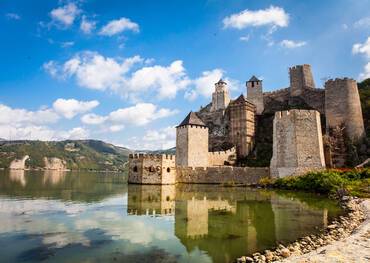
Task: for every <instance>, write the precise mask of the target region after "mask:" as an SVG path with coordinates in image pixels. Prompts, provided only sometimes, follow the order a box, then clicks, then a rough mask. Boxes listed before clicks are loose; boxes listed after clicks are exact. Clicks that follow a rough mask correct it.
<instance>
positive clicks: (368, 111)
mask: <svg viewBox="0 0 370 263" xmlns="http://www.w3.org/2000/svg"><path fill="white" fill-rule="evenodd" d="M358 89H359V92H360V99H361V107H362V115H363V117H364V123H365V129H366V136H367V137H368V138H370V78H369V79H365V80H364V81H362V82H360V83H358Z"/></svg>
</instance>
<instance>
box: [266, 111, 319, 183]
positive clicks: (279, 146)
mask: <svg viewBox="0 0 370 263" xmlns="http://www.w3.org/2000/svg"><path fill="white" fill-rule="evenodd" d="M322 168H325V158H324V149H323V141H322V133H321V122H320V113H319V112H317V111H314V110H290V111H283V112H276V113H275V118H274V128H273V156H272V159H271V165H270V171H271V176H272V177H284V176H287V175H292V174H300V173H303V172H306V171H308V170H313V169H322Z"/></svg>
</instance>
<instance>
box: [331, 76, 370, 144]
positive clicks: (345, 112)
mask: <svg viewBox="0 0 370 263" xmlns="http://www.w3.org/2000/svg"><path fill="white" fill-rule="evenodd" d="M325 115H326V126H327V128H329V129H332V128H335V127H336V126H340V125H344V127H345V130H346V133H347V136H348V137H349V138H351V139H353V140H356V139H358V138H360V137H362V136H363V135H364V134H365V128H364V121H363V117H362V110H361V102H360V96H359V93H358V88H357V83H356V81H355V80H353V79H348V78H344V79H335V80H328V81H327V82H326V83H325Z"/></svg>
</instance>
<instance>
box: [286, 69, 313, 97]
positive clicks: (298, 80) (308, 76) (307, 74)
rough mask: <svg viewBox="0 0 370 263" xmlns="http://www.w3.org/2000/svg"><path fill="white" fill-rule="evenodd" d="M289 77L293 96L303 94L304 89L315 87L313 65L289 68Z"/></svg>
mask: <svg viewBox="0 0 370 263" xmlns="http://www.w3.org/2000/svg"><path fill="white" fill-rule="evenodd" d="M289 77H290V95H291V96H301V95H302V93H303V90H304V89H307V88H308V89H314V88H315V82H314V80H313V76H312V71H311V66H310V65H308V64H304V65H297V66H294V67H291V68H289Z"/></svg>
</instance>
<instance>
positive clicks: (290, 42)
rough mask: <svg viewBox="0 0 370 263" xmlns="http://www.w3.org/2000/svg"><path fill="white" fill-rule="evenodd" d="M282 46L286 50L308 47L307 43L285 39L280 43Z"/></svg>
mask: <svg viewBox="0 0 370 263" xmlns="http://www.w3.org/2000/svg"><path fill="white" fill-rule="evenodd" d="M280 45H281V46H282V47H285V48H298V47H303V46H305V45H307V42H305V41H293V40H288V39H284V40H283V41H281V42H280Z"/></svg>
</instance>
